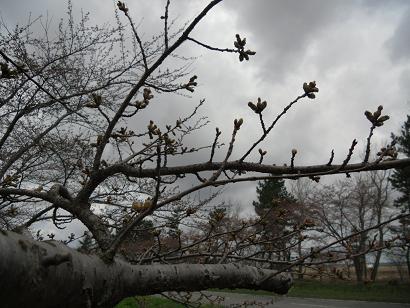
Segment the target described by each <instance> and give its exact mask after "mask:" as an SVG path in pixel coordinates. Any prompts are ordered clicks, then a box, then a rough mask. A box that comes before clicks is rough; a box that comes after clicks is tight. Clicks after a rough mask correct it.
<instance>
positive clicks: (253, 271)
mask: <svg viewBox="0 0 410 308" xmlns="http://www.w3.org/2000/svg"><path fill="white" fill-rule="evenodd" d="M23 277H24V279H23ZM291 285H292V279H291V277H290V276H288V275H287V274H279V275H275V272H274V271H272V270H264V269H259V268H256V267H251V266H246V265H240V264H206V265H205V264H171V265H162V264H157V265H131V264H129V263H127V262H124V261H122V260H120V259H118V258H117V259H114V261H113V262H111V263H105V262H103V261H102V260H101V259H100V258H99V257H98V256H96V255H86V254H82V253H80V252H78V251H76V250H74V249H71V248H69V247H67V246H65V245H64V244H61V243H60V242H56V241H44V242H38V241H34V240H32V239H29V238H27V237H25V236H22V235H20V234H17V233H14V232H6V231H1V232H0V290H1V294H2V296H1V302H2V305H4V306H3V307H9V308H12V307H28V306H32V305H33V304H34V305H35V306H36V307H43V308H46V307H112V306H113V305H115V304H116V303H118V302H119V301H121V299H123V298H124V297H127V296H133V295H148V294H155V293H161V292H164V291H199V290H204V289H208V288H211V287H212V288H227V287H228V288H247V289H258V290H267V291H272V292H275V293H279V294H285V293H287V292H288V290H289V288H290V287H291ZM22 292H24V296H20V294H21V293H22Z"/></svg>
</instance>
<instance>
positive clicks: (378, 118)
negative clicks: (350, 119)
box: [364, 105, 390, 126]
mask: <svg viewBox="0 0 410 308" xmlns="http://www.w3.org/2000/svg"><path fill="white" fill-rule="evenodd" d="M382 110H383V106H382V105H380V106H379V107H377V110H376V111H375V112H373V113H371V112H370V111H369V110H366V111H365V112H364V115H365V116H366V118H367V119H368V120H369V121H370V122H371V123H372V124H373V125H374V126H382V125H383V124H384V122H385V121H387V120H388V119H390V117H389V116H388V115H384V116H382V115H381V114H382Z"/></svg>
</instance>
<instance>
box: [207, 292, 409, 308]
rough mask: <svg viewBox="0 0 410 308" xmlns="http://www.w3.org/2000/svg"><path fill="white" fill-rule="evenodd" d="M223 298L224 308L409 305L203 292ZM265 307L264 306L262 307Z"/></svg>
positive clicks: (380, 307) (390, 307)
mask: <svg viewBox="0 0 410 308" xmlns="http://www.w3.org/2000/svg"><path fill="white" fill-rule="evenodd" d="M204 293H208V294H213V295H219V296H222V297H224V301H223V302H221V305H223V306H224V307H231V308H234V307H247V308H250V307H268V308H269V307H274V308H410V304H398V303H381V302H365V301H349V300H335V299H315V298H296V297H273V296H260V295H256V296H255V295H248V294H236V293H223V292H212V293H210V292H204ZM264 305H265V306H264Z"/></svg>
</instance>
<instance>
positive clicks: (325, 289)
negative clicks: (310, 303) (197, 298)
mask: <svg viewBox="0 0 410 308" xmlns="http://www.w3.org/2000/svg"><path fill="white" fill-rule="evenodd" d="M212 291H223V292H233V293H242V294H260V295H271V296H272V295H274V294H273V293H271V292H266V291H253V290H244V289H236V290H229V289H224V290H212ZM288 296H294V297H314V298H329V299H346V300H348V299H350V300H363V301H376V302H392V303H410V283H406V284H399V285H396V286H395V285H390V284H388V283H385V282H377V283H370V284H366V285H365V284H361V285H358V284H356V283H355V282H346V281H326V282H319V281H295V284H294V286H293V287H292V289H291V290H290V292H289V294H288ZM116 307H117V308H136V307H144V308H155V307H166V308H183V307H184V306H183V305H180V304H177V303H175V302H173V301H170V300H167V299H164V298H160V297H153V296H141V297H137V299H134V298H131V297H130V298H126V299H124V300H123V301H122V302H121V303H119V304H118V305H117V306H116ZM205 307H207V308H211V307H217V306H210V305H204V306H203V308H205Z"/></svg>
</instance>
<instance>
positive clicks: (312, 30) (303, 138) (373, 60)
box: [0, 0, 410, 206]
mask: <svg viewBox="0 0 410 308" xmlns="http://www.w3.org/2000/svg"><path fill="white" fill-rule="evenodd" d="M0 1H1V5H0V11H1V15H2V16H3V18H4V19H6V20H7V22H8V23H9V24H11V25H12V24H13V23H15V22H17V21H24V20H26V17H27V15H28V13H29V12H30V11H31V12H32V13H33V16H38V15H40V14H42V15H43V16H45V13H46V11H47V10H48V11H49V15H53V16H54V20H56V21H58V20H59V18H60V17H62V16H63V15H64V12H65V11H66V2H65V1H51V0H36V1H28V0H14V1H4V0H0ZM126 2H127V1H126ZM208 2H209V1H199V0H174V1H171V6H170V18H171V19H176V20H175V24H174V26H173V31H176V30H177V29H178V28H180V27H182V26H183V25H184V23H185V22H186V21H189V20H192V19H193V17H194V16H195V14H197V13H198V12H199V11H200V10H201V8H203V7H204V6H205V5H206V4H207V3H208ZM114 5H115V1H108V0H107V1H101V0H92V1H80V0H75V1H73V6H74V11H75V12H76V14H79V12H80V8H84V11H90V18H91V20H92V21H93V22H97V23H99V24H102V23H105V22H111V23H112V22H113V21H114V13H113V9H114ZM127 5H128V6H129V7H130V14H131V16H132V17H133V19H134V21H135V22H136V23H137V24H138V25H139V28H138V31H139V32H140V33H141V36H142V37H143V38H148V39H149V38H150V37H151V35H153V34H158V33H160V32H161V31H162V27H163V24H162V22H161V20H160V18H159V17H160V16H161V15H162V14H163V9H164V5H165V1H156V0H151V1H128V2H127ZM409 7H410V1H408V0H404V1H401V0H397V1H384V0H364V1H339V0H333V1H327V0H309V1H301V0H286V1H285V0H283V1H275V0H253V1H249V0H225V1H223V2H222V4H220V5H218V6H216V7H215V8H214V10H213V11H211V12H210V13H208V14H207V16H206V17H205V18H204V20H203V21H202V22H201V23H200V24H199V25H198V27H197V29H196V30H195V31H194V33H193V34H192V35H193V37H194V38H196V39H199V40H201V41H203V42H206V43H209V44H211V45H213V46H216V47H221V48H225V47H230V48H232V47H233V45H232V43H233V39H234V35H235V33H240V34H241V35H242V36H245V37H247V40H248V44H247V46H249V48H250V49H252V50H255V51H256V52H257V53H256V55H255V56H254V57H253V58H251V60H250V61H249V62H243V63H240V62H239V61H238V59H237V56H236V55H232V54H226V53H223V54H221V53H215V52H211V51H209V50H206V49H203V48H201V47H199V46H197V45H195V44H192V42H186V43H185V44H184V45H183V46H182V49H181V50H180V52H179V53H180V54H183V55H188V56H194V57H197V59H196V60H195V61H193V64H192V66H191V67H190V69H191V70H192V73H193V74H196V75H198V77H199V78H198V82H199V86H198V89H197V90H196V91H195V92H194V93H193V94H192V98H190V99H189V98H185V97H181V96H178V95H159V94H156V95H155V99H154V102H153V104H152V106H150V107H151V109H150V110H147V113H144V117H142V118H138V119H135V120H134V121H133V122H132V123H130V125H131V126H133V128H134V126H135V128H138V127H139V128H140V129H144V128H145V127H146V125H147V123H148V121H149V120H150V119H153V120H155V121H156V122H158V123H164V125H165V123H173V122H174V121H175V120H176V119H177V118H179V117H180V116H184V115H187V114H189V113H190V112H191V111H192V110H193V108H194V107H195V105H196V104H197V103H198V102H199V100H200V99H202V98H205V99H206V102H205V105H204V106H203V108H202V109H201V110H200V116H201V115H202V116H203V115H206V116H208V118H209V120H210V121H211V123H210V125H209V126H208V127H206V128H204V129H203V130H201V131H197V132H195V134H193V135H192V136H190V138H189V140H190V141H189V146H191V145H197V146H202V145H206V144H209V143H210V142H211V141H212V139H213V136H214V131H215V127H219V128H220V129H221V130H222V132H223V135H222V136H221V137H222V141H223V142H225V143H227V142H228V141H229V137H230V134H231V130H232V123H233V119H235V118H240V117H243V118H244V120H245V122H244V125H243V129H241V130H240V133H239V135H238V138H237V143H236V145H235V148H234V153H233V156H232V158H233V159H237V158H238V157H240V155H241V154H243V153H244V152H245V151H246V149H247V148H248V146H249V144H251V143H253V142H254V141H255V140H256V139H257V138H258V136H259V134H260V132H261V128H260V125H259V122H258V117H257V116H256V115H255V114H254V113H252V111H251V110H250V109H249V108H248V107H247V102H248V101H255V100H256V99H257V97H258V96H260V97H261V98H262V99H266V100H267V101H268V107H267V108H266V121H267V122H270V121H272V120H273V119H274V118H275V117H276V115H277V114H278V113H280V112H281V111H282V110H283V108H284V107H285V106H286V104H287V103H288V102H290V101H291V100H293V99H294V98H295V97H296V96H297V95H299V94H301V91H302V89H301V86H302V84H303V82H306V81H310V80H313V79H316V80H317V82H318V86H319V89H320V92H319V93H318V97H317V99H316V100H314V101H311V100H304V101H303V102H300V103H298V104H296V105H295V106H294V108H292V109H291V110H289V111H288V113H287V114H286V115H285V117H284V118H283V119H281V120H280V121H279V122H278V125H277V127H276V128H275V129H274V130H273V131H272V134H271V135H270V136H269V137H268V138H266V140H265V141H264V142H263V143H262V144H261V145H260V147H261V148H263V149H264V150H267V151H268V155H267V158H266V163H270V164H273V163H276V164H283V163H289V160H290V151H291V149H292V148H297V149H298V155H297V157H296V163H297V164H301V165H304V164H321V163H326V162H327V160H328V158H329V153H330V151H331V150H332V149H335V153H336V155H335V161H336V162H338V163H340V162H341V161H343V159H344V158H345V155H346V154H347V151H348V148H349V146H350V144H351V141H352V140H353V139H354V138H357V139H358V140H359V142H360V143H359V145H358V153H357V155H356V154H355V155H354V157H353V161H358V160H360V151H361V149H362V148H363V147H364V145H365V140H366V137H367V134H368V129H369V123H368V122H367V120H366V119H365V117H364V116H363V112H364V111H365V110H367V109H369V110H372V111H374V110H375V108H377V106H378V105H380V104H383V106H384V107H385V111H386V112H387V113H388V114H389V115H391V120H390V121H388V123H386V125H385V126H383V127H381V128H380V129H379V128H378V129H377V130H376V133H375V142H378V143H382V142H386V141H387V140H388V139H389V135H390V132H392V131H397V130H398V129H399V127H400V125H401V124H402V123H403V121H404V117H405V114H407V113H408V112H409V105H408V104H407V103H406V102H408V101H409V100H410V92H409V90H408V88H409V87H408V84H409V81H410V73H409V72H410V66H409V65H410V58H409V55H410V47H409V46H410V44H409V39H410V35H409V32H408V31H409V30H408V29H409V28H410V10H409ZM77 16H78V15H77ZM121 20H122V22H124V24H126V21H125V19H124V18H123V16H122V18H121ZM166 64H167V65H168V66H169V67H170V68H172V67H175V66H176V65H177V63H176V62H175V61H173V60H170V61H168V62H167V63H166ZM181 82H183V81H182V80H181ZM224 154H225V152H224V149H221V150H219V151H218V153H217V158H218V159H222V158H223V155H224ZM257 157H258V155H257V154H255V155H252V156H251V158H252V159H250V160H256V159H257ZM208 159H209V151H204V152H202V153H196V154H195V155H192V156H189V157H188V158H184V160H181V159H179V160H177V161H175V163H189V162H193V161H196V162H198V161H199V162H200V161H206V160H208ZM187 185H189V183H188V184H187ZM223 198H225V200H230V201H232V202H233V203H235V202H237V203H242V204H243V205H244V206H245V205H247V206H249V205H250V204H251V201H252V200H254V199H255V198H256V194H255V183H244V184H241V185H237V186H236V185H231V186H229V187H228V188H227V189H226V193H225V195H224V197H223Z"/></svg>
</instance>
